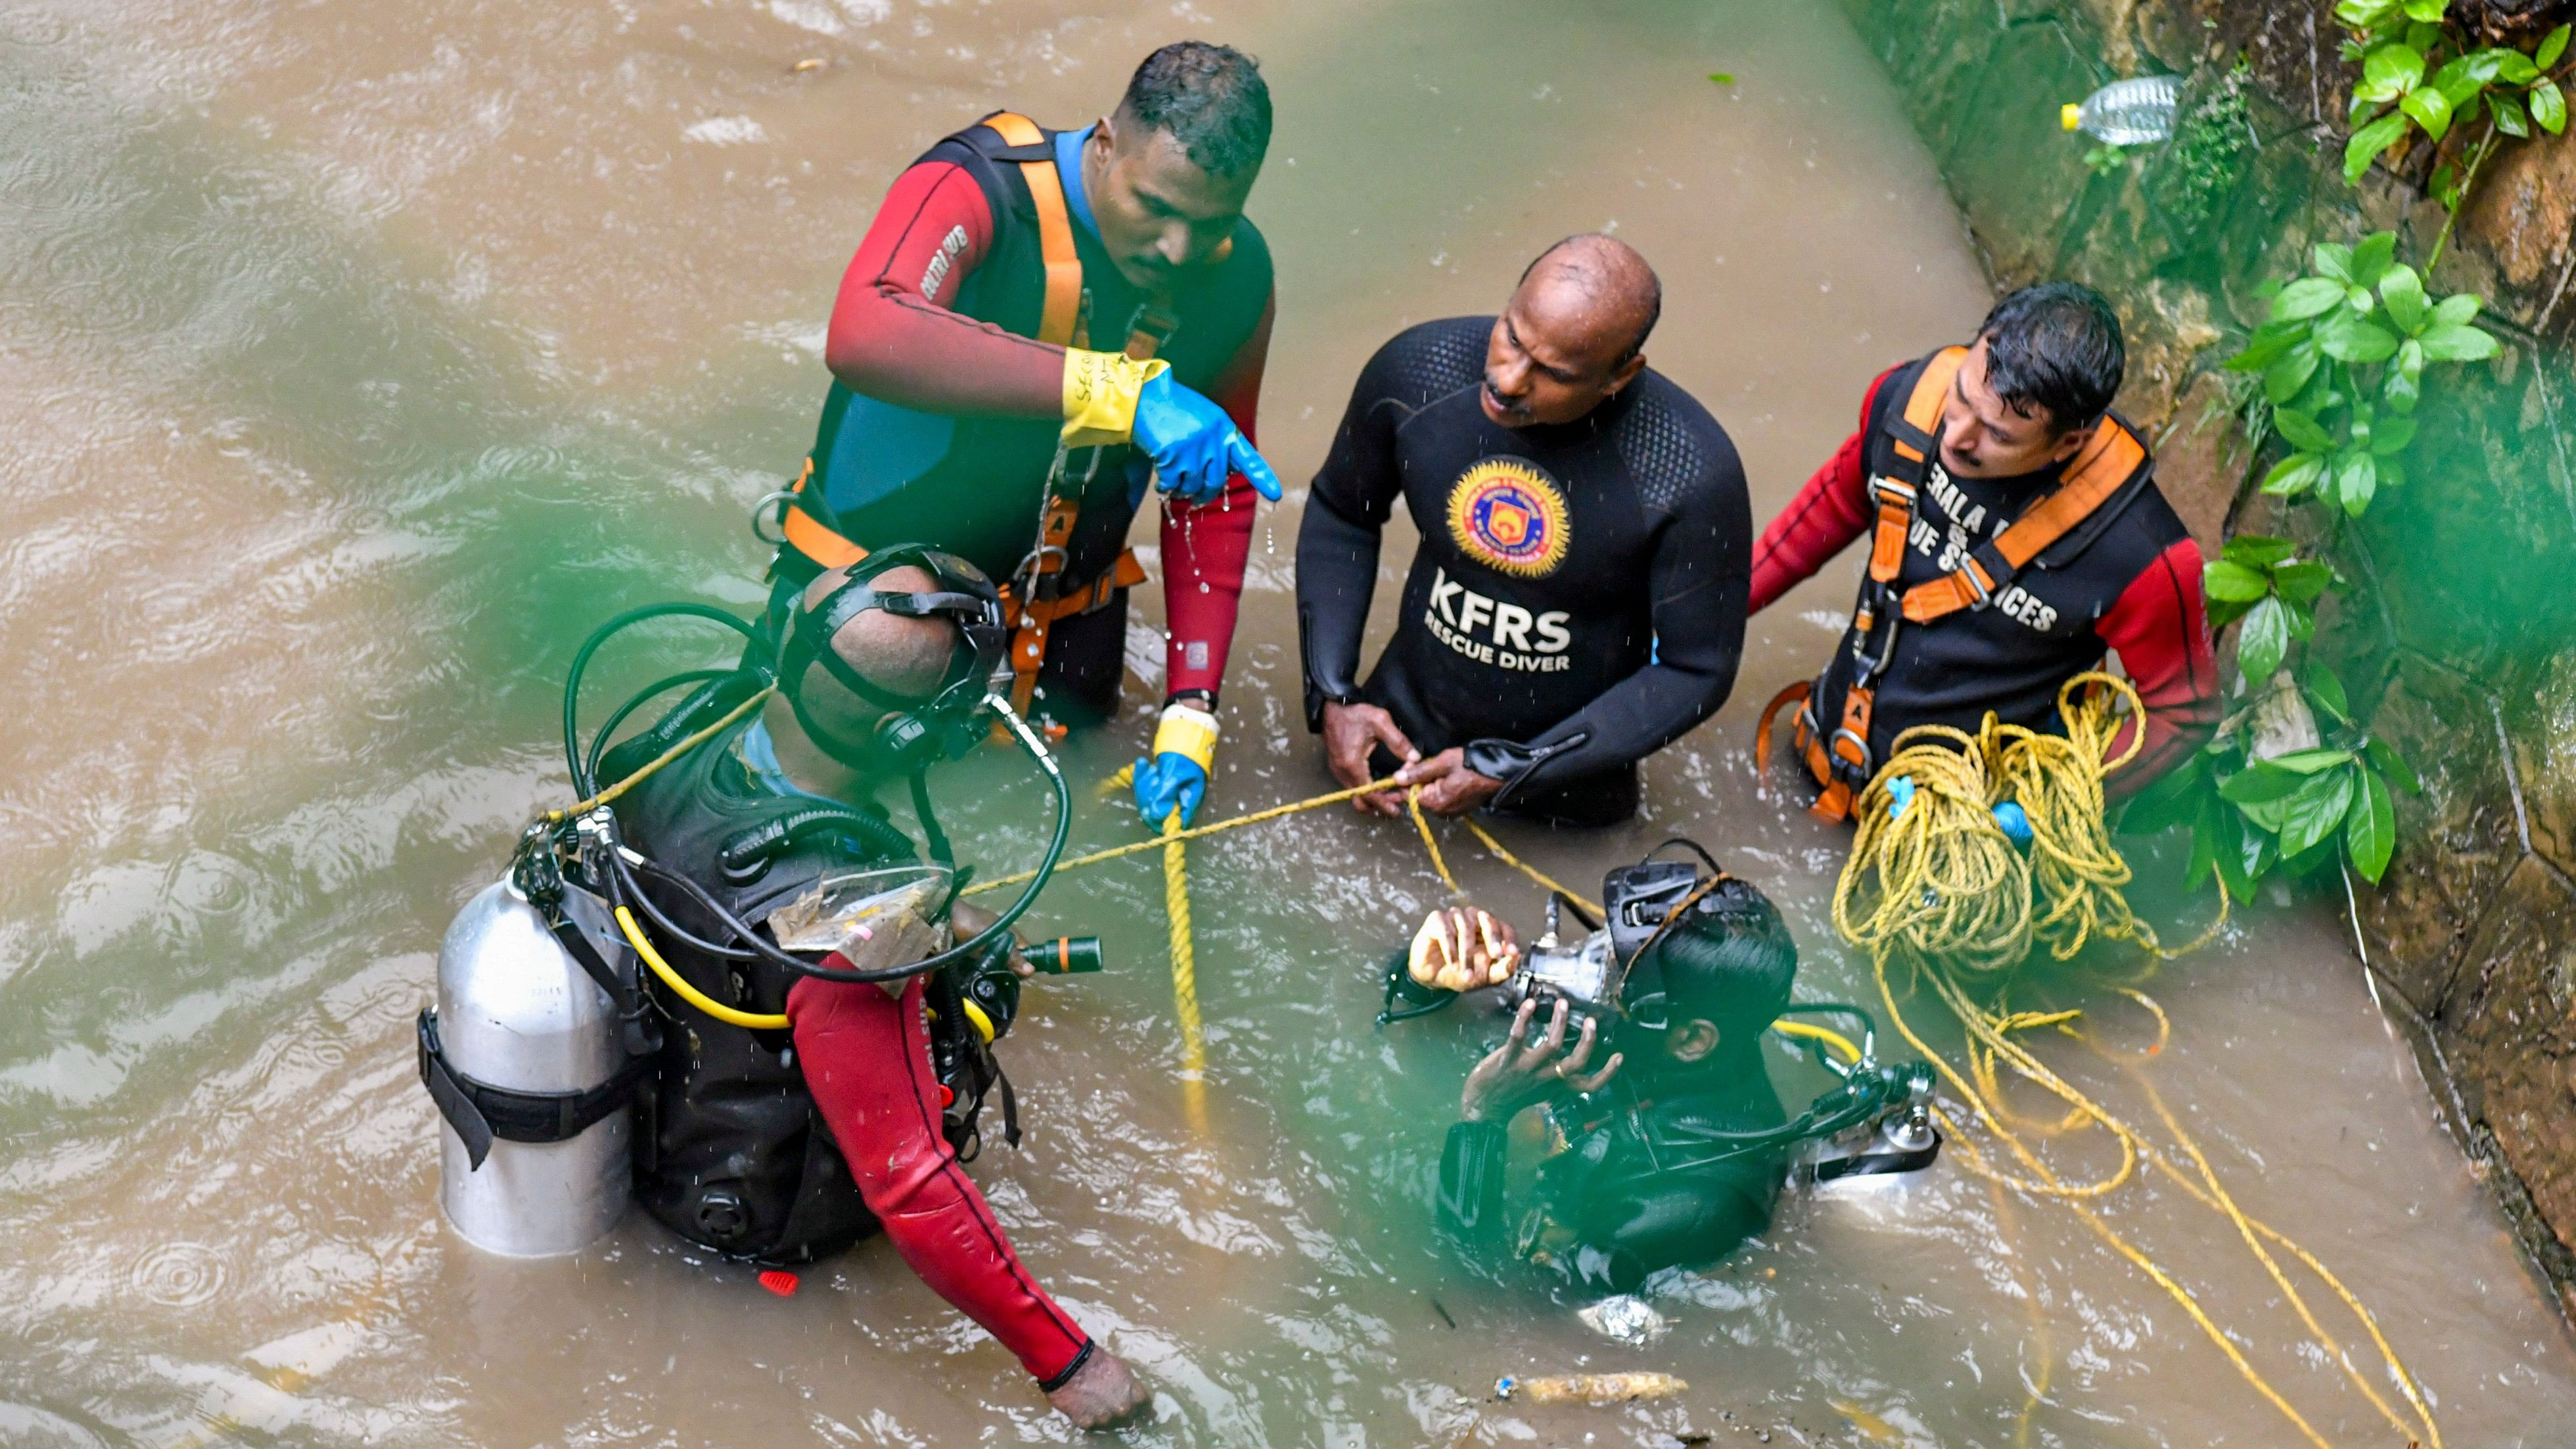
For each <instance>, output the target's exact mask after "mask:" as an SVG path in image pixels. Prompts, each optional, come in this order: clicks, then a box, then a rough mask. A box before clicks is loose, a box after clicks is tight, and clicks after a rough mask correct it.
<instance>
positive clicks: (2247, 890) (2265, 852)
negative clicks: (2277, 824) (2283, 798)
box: [2219, 828, 2281, 900]
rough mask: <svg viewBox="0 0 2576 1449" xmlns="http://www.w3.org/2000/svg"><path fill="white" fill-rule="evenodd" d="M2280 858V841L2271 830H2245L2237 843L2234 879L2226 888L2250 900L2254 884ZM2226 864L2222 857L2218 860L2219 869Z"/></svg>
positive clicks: (2267, 872) (2252, 896)
mask: <svg viewBox="0 0 2576 1449" xmlns="http://www.w3.org/2000/svg"><path fill="white" fill-rule="evenodd" d="M2280 859H2281V842H2280V841H2278V840H2276V839H2274V838H2273V831H2272V830H2270V829H2269V828H2266V829H2261V830H2248V831H2246V832H2245V833H2244V835H2243V837H2242V838H2241V840H2240V842H2239V845H2238V851H2237V861H2236V872H2235V880H2234V882H2233V883H2232V884H2230V885H2229V886H2228V889H2229V890H2232V891H2234V892H2236V896H2237V899H2239V900H2252V899H2253V898H2254V887H2255V885H2256V884H2258V883H2259V882H2261V880H2262V879H2263V877H2264V876H2265V875H2267V874H2269V873H2270V872H2271V869H2272V867H2273V866H2275V865H2277V864H2279V863H2280ZM2227 865H2228V862H2227V861H2225V860H2224V859H2222V860H2221V861H2220V862H2219V868H2220V869H2221V870H2225V869H2226V868H2227Z"/></svg>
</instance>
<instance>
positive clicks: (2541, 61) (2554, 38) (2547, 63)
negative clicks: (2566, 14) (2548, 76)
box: [2531, 25, 2570, 70]
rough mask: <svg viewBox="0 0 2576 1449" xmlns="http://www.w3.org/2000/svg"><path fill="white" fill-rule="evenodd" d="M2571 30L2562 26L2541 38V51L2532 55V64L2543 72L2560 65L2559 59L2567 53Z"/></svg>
mask: <svg viewBox="0 0 2576 1449" xmlns="http://www.w3.org/2000/svg"><path fill="white" fill-rule="evenodd" d="M2569 28H2570V27H2568V26H2565V25H2562V26H2559V27H2558V28H2557V29H2556V30H2553V31H2551V32H2549V33H2548V34H2547V35H2545V36H2543V37H2541V41H2540V49H2538V50H2535V51H2533V52H2532V53H2531V63H2532V64H2533V65H2536V66H2538V67H2540V68H2541V69H2542V70H2547V69H2549V68H2550V67H2552V66H2554V65H2556V64H2558V57H2560V56H2562V55H2565V54H2566V53H2567V32H2568V30H2569Z"/></svg>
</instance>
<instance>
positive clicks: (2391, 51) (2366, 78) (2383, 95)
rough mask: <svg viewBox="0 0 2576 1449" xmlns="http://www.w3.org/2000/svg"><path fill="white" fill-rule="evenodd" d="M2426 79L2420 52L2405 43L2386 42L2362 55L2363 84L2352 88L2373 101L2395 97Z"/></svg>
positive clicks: (2355, 93) (2357, 93) (2354, 91)
mask: <svg viewBox="0 0 2576 1449" xmlns="http://www.w3.org/2000/svg"><path fill="white" fill-rule="evenodd" d="M2423 79H2424V57H2423V54H2422V53H2421V52H2419V51H2417V50H2416V49H2415V47H2413V46H2411V45H2406V44H2403V43H2395V44H2389V45H2383V46H2380V47H2379V48H2378V49H2376V50H2373V51H2372V52H2371V53H2370V54H2369V55H2368V56H2366V57H2364V58H2363V60H2362V62H2361V84H2359V85H2357V86H2355V87H2353V94H2354V95H2357V96H2362V97H2366V98H2368V99H2370V100H2374V101H2387V100H2394V99H2396V98H2397V97H2399V96H2402V95H2405V94H2406V93H2408V92H2409V91H2412V90H2414V89H2415V86H2416V83H2417V82H2419V81H2421V80H2423Z"/></svg>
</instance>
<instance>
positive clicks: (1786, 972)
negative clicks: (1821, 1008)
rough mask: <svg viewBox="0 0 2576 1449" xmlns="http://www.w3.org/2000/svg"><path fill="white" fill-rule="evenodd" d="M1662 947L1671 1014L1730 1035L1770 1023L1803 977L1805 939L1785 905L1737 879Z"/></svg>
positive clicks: (1720, 887) (1706, 899) (1703, 900)
mask: <svg viewBox="0 0 2576 1449" xmlns="http://www.w3.org/2000/svg"><path fill="white" fill-rule="evenodd" d="M1654 950H1655V960H1656V965H1657V967H1658V969H1659V970H1660V971H1661V972H1662V975H1663V987H1664V1009H1665V1012H1666V1015H1667V1019H1669V1020H1672V1021H1676V1022H1679V1021H1687V1020H1690V1019H1692V1018H1695V1017H1696V1018H1704V1019H1706V1020H1708V1021H1712V1022H1715V1023H1716V1024H1717V1028H1718V1031H1719V1032H1720V1033H1721V1035H1723V1036H1726V1037H1736V1036H1739V1035H1745V1036H1747V1037H1748V1038H1749V1034H1750V1033H1752V1032H1755V1031H1759V1030H1761V1029H1762V1028H1763V1027H1766V1026H1769V1025H1770V1024H1771V1022H1772V1020H1773V1019H1774V1018H1776V1017H1778V1016H1779V1015H1780V1012H1781V1010H1782V1009H1783V1008H1785V1007H1787V1006H1788V1004H1789V988H1790V986H1791V985H1792V984H1793V983H1794V982H1795V981H1796V980H1797V976H1798V943H1797V941H1796V940H1794V939H1792V938H1791V937H1790V935H1789V926H1788V923H1787V922H1785V921H1783V920H1781V919H1780V911H1779V908H1778V907H1776V906H1774V905H1772V904H1771V898H1770V897H1768V896H1766V895H1764V894H1762V892H1761V891H1759V890H1757V889H1755V888H1754V887H1753V886H1752V885H1751V884H1750V883H1748V882H1746V881H1742V880H1736V879H1732V878H1730V879H1727V880H1723V881H1720V882H1718V884H1717V885H1716V886H1715V887H1713V888H1711V889H1710V891H1709V892H1708V894H1706V895H1704V896H1702V897H1700V899H1699V902H1698V904H1697V905H1695V906H1693V907H1692V908H1691V913H1690V914H1689V915H1688V916H1685V917H1683V918H1682V920H1681V922H1680V923H1679V924H1677V925H1675V926H1674V927H1673V928H1672V929H1671V930H1669V931H1666V932H1665V933H1664V936H1663V939H1662V940H1660V941H1658V942H1656V943H1655V948H1654Z"/></svg>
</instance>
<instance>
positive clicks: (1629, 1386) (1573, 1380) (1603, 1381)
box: [1494, 1373, 1690, 1404]
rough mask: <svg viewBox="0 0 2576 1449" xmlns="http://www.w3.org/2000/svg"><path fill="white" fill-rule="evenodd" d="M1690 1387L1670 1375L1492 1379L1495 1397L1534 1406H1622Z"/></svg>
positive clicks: (1585, 1375)
mask: <svg viewBox="0 0 2576 1449" xmlns="http://www.w3.org/2000/svg"><path fill="white" fill-rule="evenodd" d="M1689 1387H1690V1385H1689V1384H1687V1383H1684V1382H1683V1381H1682V1380H1680V1379H1677V1378H1675V1377H1673V1376H1672V1375H1671V1374H1655V1373H1636V1374H1553V1375H1550V1376H1549V1377H1547V1378H1539V1379H1524V1378H1515V1377H1513V1376H1512V1375H1510V1374H1505V1375H1503V1376H1502V1377H1501V1378H1499V1379H1496V1380H1494V1397H1495V1398H1498V1399H1525V1400H1527V1401H1529V1402H1530V1403H1533V1404H1621V1403H1627V1402H1629V1401H1630V1400H1634V1399H1669V1398H1671V1397H1672V1396H1673V1395H1675V1394H1678V1393H1681V1392H1683V1391H1685V1390H1687V1389H1688V1388H1689Z"/></svg>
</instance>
